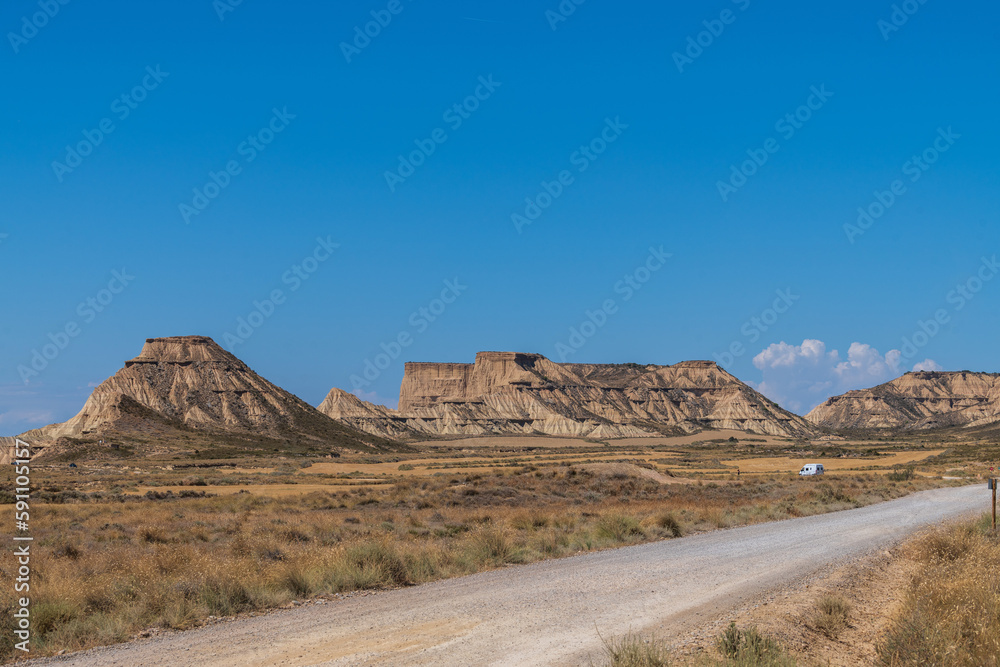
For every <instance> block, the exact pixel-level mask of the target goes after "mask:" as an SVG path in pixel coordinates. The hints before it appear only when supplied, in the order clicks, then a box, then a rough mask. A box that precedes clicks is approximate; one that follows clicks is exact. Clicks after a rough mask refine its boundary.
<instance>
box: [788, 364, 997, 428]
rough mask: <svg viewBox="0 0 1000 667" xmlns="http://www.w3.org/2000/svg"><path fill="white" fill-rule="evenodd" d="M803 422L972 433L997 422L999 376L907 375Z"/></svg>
mask: <svg viewBox="0 0 1000 667" xmlns="http://www.w3.org/2000/svg"><path fill="white" fill-rule="evenodd" d="M806 419H808V420H809V421H810V422H812V423H814V424H817V425H819V426H824V427H827V428H832V429H906V430H927V429H933V428H945V427H965V428H975V427H981V426H989V425H991V424H996V423H997V422H1000V375H998V374H994V373H972V372H969V371H958V372H940V371H921V372H915V373H907V374H906V375H903V376H902V377H899V378H896V379H895V380H893V381H892V382H887V383H885V384H881V385H879V386H877V387H872V388H871V389H860V390H856V391H849V392H847V393H846V394H843V395H842V396H834V397H833V398H830V399H827V401H826V402H824V403H822V404H820V405H818V406H816V407H815V408H813V410H812V411H811V412H810V413H809V414H808V415H806Z"/></svg>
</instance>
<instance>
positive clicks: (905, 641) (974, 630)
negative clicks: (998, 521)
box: [878, 526, 1000, 667]
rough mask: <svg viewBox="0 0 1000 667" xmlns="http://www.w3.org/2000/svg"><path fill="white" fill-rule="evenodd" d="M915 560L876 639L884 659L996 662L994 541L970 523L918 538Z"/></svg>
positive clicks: (999, 635)
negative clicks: (896, 607)
mask: <svg viewBox="0 0 1000 667" xmlns="http://www.w3.org/2000/svg"><path fill="white" fill-rule="evenodd" d="M910 553H911V555H912V556H913V557H914V558H915V559H916V560H917V561H918V562H920V563H921V570H920V571H919V573H918V574H917V576H916V577H915V578H914V581H913V583H912V585H911V588H910V590H909V592H908V594H907V597H906V599H905V601H904V603H903V607H902V609H901V611H900V613H899V614H898V615H897V617H896V618H895V619H893V621H892V624H891V625H890V628H889V630H888V631H887V632H886V634H885V636H884V637H883V640H882V642H881V644H880V645H879V650H878V653H879V659H880V661H881V663H882V664H884V665H892V666H893V667H896V666H900V667H902V666H906V665H941V666H943V667H953V666H954V667H958V666H959V665H987V664H991V665H992V664H996V660H997V656H998V655H1000V570H998V568H997V567H996V564H997V563H998V562H1000V544H998V543H997V540H996V538H995V537H994V536H992V535H989V534H986V533H984V532H977V531H975V530H974V529H973V527H972V526H958V527H954V528H951V529H948V530H943V531H938V532H936V533H933V534H931V535H929V536H927V537H925V538H923V539H922V540H919V541H918V542H917V543H916V544H915V546H914V548H913V549H912V550H911V552H910Z"/></svg>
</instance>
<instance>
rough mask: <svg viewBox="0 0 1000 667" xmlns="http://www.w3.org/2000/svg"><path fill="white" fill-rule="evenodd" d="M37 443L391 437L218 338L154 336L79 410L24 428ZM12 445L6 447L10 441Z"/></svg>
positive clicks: (363, 441) (322, 444) (339, 444)
mask: <svg viewBox="0 0 1000 667" xmlns="http://www.w3.org/2000/svg"><path fill="white" fill-rule="evenodd" d="M19 437H21V438H22V439H24V440H26V441H28V442H30V443H31V444H32V445H34V446H35V447H36V449H38V448H50V451H48V452H47V453H48V454H49V455H51V454H54V453H56V450H59V451H63V450H66V449H70V450H71V449H73V448H74V447H77V448H79V447H80V446H90V447H91V448H92V449H93V448H95V447H96V448H99V447H101V446H102V445H101V441H102V440H103V441H104V445H103V446H108V447H112V446H114V447H118V446H122V445H124V446H132V445H149V446H156V447H161V448H162V447H167V448H176V447H184V445H185V444H187V445H189V446H190V447H207V448H213V447H228V448H237V449H245V448H259V447H261V446H264V447H265V448H266V449H270V450H275V449H282V448H289V449H293V450H298V451H305V450H307V451H312V452H314V453H315V452H327V451H331V450H334V449H336V448H345V449H360V450H371V449H382V448H390V447H392V446H393V444H394V443H391V442H389V441H387V440H385V439H383V438H381V437H377V436H373V435H371V434H369V433H361V432H359V431H357V430H355V429H353V428H351V427H349V426H345V425H344V424H341V423H338V422H336V421H334V420H332V419H330V418H328V417H327V416H325V415H324V414H322V413H320V412H319V411H317V410H316V409H315V408H313V407H312V406H310V405H309V404H307V403H306V402H305V401H302V400H301V399H299V398H298V397H296V396H294V395H292V394H290V393H289V392H287V391H285V390H284V389H281V388H280V387H277V386H275V385H273V384H271V383H270V382H268V381H267V380H265V379H264V378H262V377H261V376H259V375H257V374H256V373H254V372H253V371H252V370H250V368H249V367H247V365H246V364H244V363H243V362H242V361H240V360H239V359H237V358H236V357H235V356H233V355H232V354H230V353H229V352H226V351H225V350H224V349H222V348H221V347H220V346H219V345H218V344H216V343H215V341H213V340H212V339H211V338H206V337H203V336H178V337H173V338H151V339H148V340H147V341H146V344H145V346H144V347H143V348H142V352H141V353H140V354H139V356H138V357H136V358H134V359H132V360H130V361H126V362H125V367H124V368H123V369H121V370H120V371H118V372H117V373H115V375H113V376H112V377H110V378H108V379H107V380H105V381H104V382H103V383H101V385H100V386H98V387H97V388H96V389H95V390H94V392H93V393H92V394H91V396H90V398H89V399H87V402H86V404H84V406H83V409H82V410H80V413H79V414H77V415H76V416H75V417H73V418H72V419H70V420H69V421H67V422H64V423H62V424H52V425H51V426H46V427H44V428H40V429H36V430H33V431H29V432H27V433H24V434H22V435H21V436H19ZM5 449H6V448H5Z"/></svg>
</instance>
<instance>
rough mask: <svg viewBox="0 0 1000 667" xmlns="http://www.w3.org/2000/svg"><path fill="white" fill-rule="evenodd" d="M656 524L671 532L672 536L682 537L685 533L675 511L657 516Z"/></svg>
mask: <svg viewBox="0 0 1000 667" xmlns="http://www.w3.org/2000/svg"><path fill="white" fill-rule="evenodd" d="M656 525H657V526H659V527H660V528H662V529H663V530H665V531H666V532H667V533H669V534H670V536H671V537H682V536H683V535H684V529H683V528H681V522H680V521H678V520H677V517H676V516H674V513H673V512H664V513H663V514H661V515H660V516H658V517H656Z"/></svg>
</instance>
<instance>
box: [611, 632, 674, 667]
mask: <svg viewBox="0 0 1000 667" xmlns="http://www.w3.org/2000/svg"><path fill="white" fill-rule="evenodd" d="M603 641H604V653H605V658H606V660H605V663H604V664H605V665H606V667H668V665H670V651H669V650H668V649H667V647H666V646H665V645H664V644H663V642H661V641H660V640H658V639H657V638H656V637H651V638H643V637H641V636H640V635H636V634H632V633H631V632H630V633H628V634H626V635H624V636H622V637H616V638H612V639H605V640H603Z"/></svg>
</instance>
